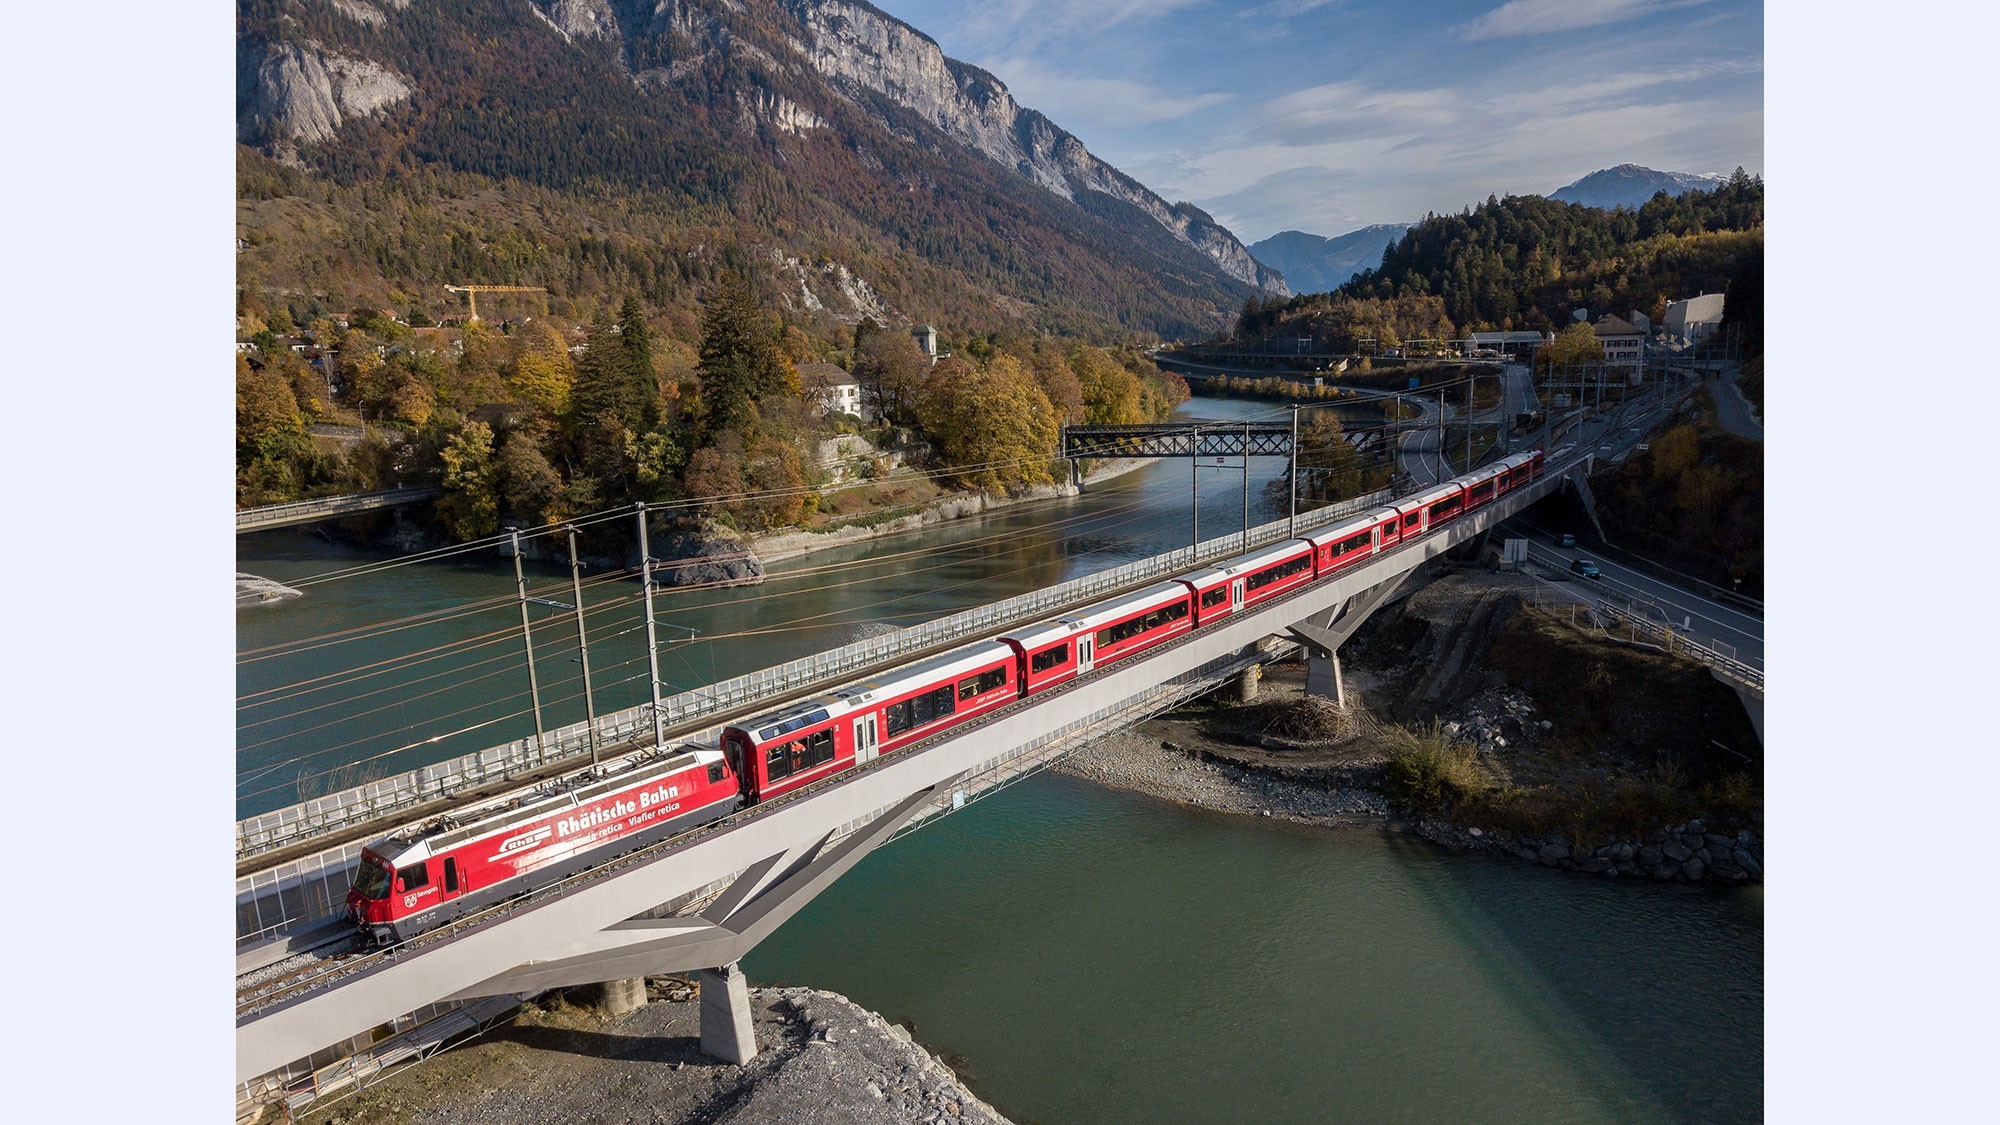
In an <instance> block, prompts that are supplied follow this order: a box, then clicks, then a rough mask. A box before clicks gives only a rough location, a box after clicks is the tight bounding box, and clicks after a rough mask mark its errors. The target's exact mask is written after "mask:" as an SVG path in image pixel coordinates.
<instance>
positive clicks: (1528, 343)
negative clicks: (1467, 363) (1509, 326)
mask: <svg viewBox="0 0 2000 1125" xmlns="http://www.w3.org/2000/svg"><path fill="white" fill-rule="evenodd" d="M1549 340H1550V337H1547V336H1544V335H1542V334H1541V333H1540V332H1474V333H1473V334H1472V336H1471V341H1472V354H1473V355H1474V356H1483V355H1485V354H1486V353H1488V352H1491V353H1493V354H1495V355H1503V356H1506V357H1508V358H1510V359H1522V358H1525V357H1528V356H1532V355H1534V354H1535V349H1536V348H1539V347H1541V346H1542V345H1543V344H1546V343H1548V342H1549Z"/></svg>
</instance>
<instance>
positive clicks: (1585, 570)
mask: <svg viewBox="0 0 2000 1125" xmlns="http://www.w3.org/2000/svg"><path fill="white" fill-rule="evenodd" d="M1569 568H1570V569H1571V570H1572V571H1575V572H1576V573H1578V574H1581V575H1583V576H1584V577H1585V578H1601V577H1603V575H1601V574H1599V573H1598V571H1597V564H1596V563H1594V562H1591V561H1590V560H1589V559H1571V560H1570V562H1569Z"/></svg>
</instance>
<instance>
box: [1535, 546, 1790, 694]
mask: <svg viewBox="0 0 2000 1125" xmlns="http://www.w3.org/2000/svg"><path fill="white" fill-rule="evenodd" d="M1579 530H1581V529H1578V528H1562V529H1558V528H1551V527H1545V526H1541V525H1539V524H1536V523H1534V522H1532V521H1530V520H1529V519H1528V517H1526V516H1516V517H1515V518H1513V519H1511V520H1508V521H1507V522H1506V523H1505V524H1503V525H1502V529H1501V532H1500V534H1502V535H1503V536H1505V537H1507V538H1509V539H1526V540H1527V541H1528V544H1529V548H1528V549H1529V558H1530V561H1531V562H1533V563H1536V564H1539V567H1540V569H1541V570H1542V572H1543V573H1545V574H1547V575H1548V576H1549V577H1551V578H1555V579H1557V580H1573V581H1574V582H1575V583H1576V585H1577V587H1578V591H1577V592H1578V593H1579V594H1584V595H1588V596H1591V597H1597V598H1607V599H1610V600H1612V601H1615V602H1624V603H1626V604H1628V605H1630V606H1631V607H1633V610H1634V612H1637V613H1640V614H1641V615H1643V616H1644V617H1646V618H1648V619H1649V620H1652V621H1655V622H1658V623H1660V624H1664V625H1672V626H1673V627H1674V628H1676V629H1679V630H1681V631H1682V632H1684V633H1686V634H1687V635H1688V636H1690V637H1692V638H1694V640H1695V641H1697V642H1699V643H1701V644H1703V645H1706V646H1708V647H1709V648H1712V649H1715V650H1716V651H1717V652H1720V653H1722V654H1723V655H1725V656H1733V657H1735V658H1736V659H1737V660H1740V661H1742V662H1743V663H1745V664H1748V665H1749V666H1750V667H1752V668H1755V669H1757V670H1759V671H1762V670H1763V668H1764V619H1763V617H1762V616H1760V615H1758V614H1756V613H1752V612H1749V611H1747V610H1742V609H1737V608H1734V607H1732V606H1725V605H1722V604H1721V603H1719V602H1715V601H1711V600H1709V599H1708V598H1705V597H1702V596H1701V595H1699V594H1695V593H1691V592H1689V591H1687V590H1683V589H1681V588H1680V587H1678V586H1674V585H1671V584H1669V583H1667V582H1663V581H1661V580H1660V579H1658V578H1654V577H1653V576H1651V575H1649V574H1645V573H1643V572H1641V571H1637V570H1633V569H1631V568H1629V567H1624V566H1620V565H1619V564H1617V563H1614V562H1610V561H1607V560H1606V559H1605V558H1603V557H1602V556H1601V555H1598V554H1595V553H1593V552H1591V551H1588V550H1585V549H1583V548H1580V547H1563V546H1560V545H1559V544H1560V540H1559V539H1558V536H1559V535H1560V534H1561V532H1562V531H1570V532H1572V533H1574V532H1576V531H1579ZM1573 559H1589V560H1590V561H1591V562H1594V563H1596V564H1597V569H1598V571H1599V573H1600V575H1601V577H1599V578H1596V579H1587V578H1580V577H1576V576H1574V575H1572V574H1571V573H1570V570H1569V564H1570V561H1571V560H1573Z"/></svg>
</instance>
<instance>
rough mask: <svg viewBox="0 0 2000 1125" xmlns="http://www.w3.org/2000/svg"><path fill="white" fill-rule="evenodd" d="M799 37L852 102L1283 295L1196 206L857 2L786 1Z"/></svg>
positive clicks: (1280, 281) (1269, 273)
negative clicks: (1110, 160)
mask: <svg viewBox="0 0 2000 1125" xmlns="http://www.w3.org/2000/svg"><path fill="white" fill-rule="evenodd" d="M787 6H788V7H790V8H791V9H792V11H793V12H794V14H796V15H797V17H798V19H799V21H800V25H801V27H802V29H803V31H804V32H805V34H804V36H803V38H799V39H794V40H792V47H793V48H794V49H795V50H796V51H798V53H799V54H800V56H801V57H803V58H804V59H805V60H806V61H807V62H808V63H810V64H811V66H812V67H813V69H814V70H817V71H818V72H819V73H820V74H822V75H824V76H825V77H827V78H828V79H831V80H832V81H833V84H834V88H835V89H837V90H840V91H841V92H842V93H843V94H846V95H847V96H848V97H850V98H851V99H853V100H855V101H856V103H857V104H861V105H864V107H865V104H866V103H865V101H863V100H862V99H861V98H859V97H856V95H857V94H860V93H861V92H863V91H866V92H868V93H873V94H879V95H881V96H883V97H886V98H888V99H889V100H891V101H893V102H895V103H896V104H897V105H900V106H902V107H904V108H906V109H909V110H911V111H913V112H915V113H916V114H918V115H919V116H920V117H922V118H923V119H924V120H925V121H926V122H928V123H930V124H931V125H934V126H936V127H937V128H938V129H940V130H942V131H943V132H944V133H946V134H947V135H949V136H951V137H952V138H953V139H955V140H957V141H959V142H960V143H962V144H965V145H967V146H968V147H970V148H972V149H974V150H975V151H977V152H980V153H982V154H984V155H985V156H986V157H988V158H989V159H991V160H993V161H995V162H997V163H999V164H1002V165H1004V166H1006V167H1009V168H1012V169H1013V170H1015V171H1016V172H1018V173H1020V174H1021V175H1022V176H1025V177H1027V178H1028V179H1029V180H1032V181H1034V182H1035V183H1036V184H1039V185H1040V186H1042V187H1043V188H1045V189H1047V190H1048V191H1050V192H1053V193H1055V194H1056V195H1059V196H1061V197H1063V198H1064V199H1068V200H1070V201H1072V202H1076V201H1077V197H1078V195H1079V193H1082V192H1086V191H1094V192H1100V193H1102V194H1104V195H1107V196H1110V197H1111V198H1112V199H1114V200H1117V201H1119V202H1121V203H1124V204H1128V205H1130V206H1133V207H1136V208H1138V209H1139V210H1140V211H1142V212H1143V213H1145V214H1146V215H1147V216H1148V217H1149V218H1151V219H1152V220H1153V221H1154V222H1157V223H1159V224H1160V225H1161V226H1163V227H1165V228H1167V229H1168V230H1170V231H1172V232H1173V233H1174V235H1175V236H1176V237H1178V238H1179V239H1181V240H1182V241H1183V242H1186V243H1187V244H1188V245H1190V246H1192V247H1194V248H1195V249H1196V250H1199V251H1201V253H1203V254H1204V255H1206V256H1207V257H1208V258H1209V259H1210V260H1212V261H1214V262H1215V263H1216V264H1217V265H1218V266H1220V267H1222V270H1223V272H1225V273H1227V274H1228V275H1229V276H1231V277H1233V278H1236V279H1237V280H1238V281H1241V282H1244V283H1245V284H1249V285H1255V286H1257V287H1259V288H1261V289H1267V290H1270V291H1272V292H1275V293H1279V294H1284V293H1287V292H1288V290H1287V289H1286V288H1285V279H1284V278H1283V277H1282V276H1280V275H1279V274H1278V273H1277V271H1275V270H1271V269H1268V268H1266V267H1265V266H1263V265H1261V264H1259V263H1258V262H1257V261H1256V260H1255V259H1254V258H1252V257H1251V256H1250V252H1249V251H1248V250H1247V249H1245V248H1244V246H1243V244H1242V243H1241V242H1240V241H1238V240H1237V238H1236V236H1235V235H1233V234H1231V233H1230V232H1229V231H1227V230H1225V229H1224V228H1222V227H1220V226H1218V225H1217V224H1216V223H1215V221H1214V220H1213V219H1211V218H1210V217H1209V216H1208V215H1206V214H1204V213H1203V212H1202V211H1201V210H1200V209H1199V208H1196V207H1193V206H1190V205H1189V204H1186V203H1182V204H1178V205H1172V206H1170V205H1168V203H1167V202H1166V201H1165V200H1163V199H1161V198H1160V197H1159V196H1158V195H1155V194H1154V193H1153V192H1151V191H1150V190H1148V189H1147V188H1146V187H1145V185H1143V184H1141V183H1139V182H1138V181H1137V180H1134V179H1132V178H1131V177H1130V176H1127V175H1126V174H1125V173H1123V172H1120V171H1119V170H1118V169H1116V168H1113V167H1112V166H1111V165H1109V164H1106V163H1105V162H1104V161H1102V160H1099V159H1098V158H1097V157H1095V156H1092V155H1091V154H1090V152H1089V151H1088V150H1087V149H1085V148H1084V147H1083V142H1081V141H1079V140H1077V139H1076V138H1075V137H1074V136H1072V135H1071V134H1069V133H1068V132H1066V131H1064V130H1063V129H1061V128H1059V127H1058V126H1056V125H1055V123H1053V122H1051V121H1050V120H1049V119H1048V118H1046V117H1044V116H1042V115H1041V114H1040V113H1038V112H1036V111H1035V110H1032V109H1028V108H1025V107H1023V106H1022V105H1021V104H1020V103H1018V102H1016V101H1015V100H1014V95H1013V94H1011V93H1009V92H1008V90H1007V87H1006V86H1005V85H1003V84H1002V83H1001V82H1000V80H999V79H997V78H995V77H993V76H992V75H991V74H988V73H986V72H985V71H983V70H980V69H979V68H977V67H974V66H968V65H966V64H965V63H962V62H959V61H957V60H956V59H950V58H947V57H945V54H944V52H943V51H942V50H941V49H939V47H938V45H937V43H936V42H934V41H933V40H931V39H930V37H928V36H926V35H924V34H923V33H922V32H920V31H918V30H916V29H915V28H913V27H910V26H909V25H908V24H905V23H903V22H902V21H900V20H897V19H895V18H893V17H891V16H889V15H887V14H885V13H883V12H880V11H878V10H876V9H875V8H873V7H870V6H868V5H867V4H856V3H849V2H846V0H787Z"/></svg>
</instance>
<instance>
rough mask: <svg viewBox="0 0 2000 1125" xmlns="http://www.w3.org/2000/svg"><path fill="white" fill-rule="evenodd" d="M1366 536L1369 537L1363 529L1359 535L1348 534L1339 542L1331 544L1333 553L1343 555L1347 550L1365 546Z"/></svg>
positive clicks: (1355, 549)
mask: <svg viewBox="0 0 2000 1125" xmlns="http://www.w3.org/2000/svg"><path fill="white" fill-rule="evenodd" d="M1368 538H1369V535H1368V532H1365V531H1364V532H1362V533H1361V534H1359V535H1350V536H1348V537H1347V538H1345V539H1342V540H1341V541H1340V542H1338V543H1336V544H1334V545H1333V553H1334V554H1336V555H1344V554H1346V553H1348V552H1349V551H1359V550H1360V549H1361V548H1363V547H1366V546H1367V545H1368Z"/></svg>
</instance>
